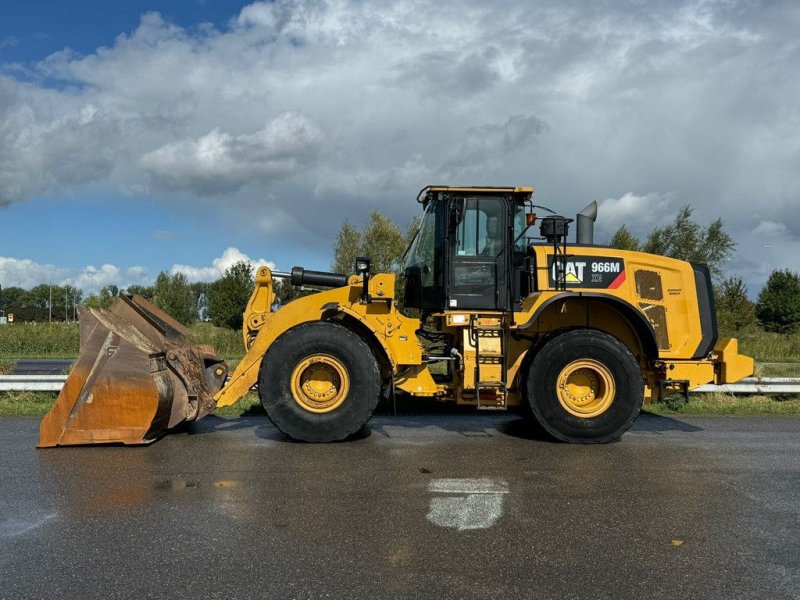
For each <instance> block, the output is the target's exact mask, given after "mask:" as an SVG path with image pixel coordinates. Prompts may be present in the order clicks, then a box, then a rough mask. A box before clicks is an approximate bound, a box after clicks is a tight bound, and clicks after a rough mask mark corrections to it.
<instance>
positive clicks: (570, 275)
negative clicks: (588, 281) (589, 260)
mask: <svg viewBox="0 0 800 600" xmlns="http://www.w3.org/2000/svg"><path fill="white" fill-rule="evenodd" d="M559 266H560V264H559V263H558V261H556V262H554V263H553V280H555V281H558V280H559V279H561V278H560V277H559V276H558V275H559V273H558V270H559ZM584 268H586V263H585V262H579V261H574V260H568V261H567V263H566V264H565V265H564V277H563V279H564V281H566V282H567V283H572V284H578V283H583V270H584Z"/></svg>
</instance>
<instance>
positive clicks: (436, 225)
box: [404, 186, 533, 312]
mask: <svg viewBox="0 0 800 600" xmlns="http://www.w3.org/2000/svg"><path fill="white" fill-rule="evenodd" d="M532 193H533V188H529V187H526V188H522V187H517V188H489V187H480V188H478V187H451V186H430V187H427V188H424V189H423V190H422V191H421V192H420V194H419V196H418V197H417V200H418V201H419V202H421V203H422V205H423V207H424V210H425V212H424V214H423V217H422V221H421V223H420V230H419V233H418V234H417V236H416V237H415V238H414V241H413V242H412V244H411V247H410V248H409V251H408V254H407V257H406V264H405V278H406V287H405V298H404V300H405V306H406V307H408V308H417V309H420V310H422V311H424V312H440V311H444V310H462V309H463V310H490V311H509V310H513V309H515V308H519V304H520V300H521V298H523V297H525V296H526V295H527V293H528V289H527V285H528V281H529V278H528V277H525V276H523V267H524V263H525V259H526V257H527V251H526V247H525V238H524V236H522V233H523V232H524V230H525V228H526V218H525V212H526V211H525V205H526V202H528V201H529V200H530V197H531V194H532ZM523 288H526V289H523Z"/></svg>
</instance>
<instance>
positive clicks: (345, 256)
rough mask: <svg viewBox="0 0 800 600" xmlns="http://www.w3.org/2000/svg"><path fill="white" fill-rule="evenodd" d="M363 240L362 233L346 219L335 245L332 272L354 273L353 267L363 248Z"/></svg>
mask: <svg viewBox="0 0 800 600" xmlns="http://www.w3.org/2000/svg"><path fill="white" fill-rule="evenodd" d="M361 238H362V235H361V232H360V231H359V230H358V229H356V228H355V227H353V226H352V225H351V224H350V221H348V220H347V219H345V220H344V223H343V224H342V228H341V229H340V230H339V233H338V234H337V235H336V242H335V243H334V245H333V262H331V271H333V272H334V273H345V274H350V273H352V272H353V265H354V264H355V261H356V257H357V256H359V252H361V248H362V243H361Z"/></svg>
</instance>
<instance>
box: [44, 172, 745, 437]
mask: <svg viewBox="0 0 800 600" xmlns="http://www.w3.org/2000/svg"><path fill="white" fill-rule="evenodd" d="M532 193H533V188H530V187H459V186H428V187H426V188H424V189H423V190H422V191H421V192H420V194H419V196H418V197H417V200H418V202H420V204H421V205H422V210H423V216H422V220H421V224H420V229H419V232H418V233H417V235H416V237H415V238H414V240H413V242H412V243H411V245H410V247H409V249H408V252H407V253H406V257H405V267H404V280H405V285H404V293H403V298H398V297H397V292H396V290H397V289H398V288H397V287H396V285H395V275H394V274H392V273H372V272H371V271H370V262H369V259H368V258H358V259H357V260H356V264H355V265H354V273H353V274H339V273H326V272H319V271H310V270H305V269H303V268H301V267H295V268H293V269H292V270H291V272H289V273H284V272H277V271H271V270H270V269H269V268H268V267H266V266H260V267H258V268H257V270H256V277H255V288H254V289H253V292H252V295H251V297H250V299H249V301H248V303H247V307H246V309H245V311H244V324H243V331H242V333H243V343H244V348H245V351H246V353H245V356H244V358H243V359H242V361H241V362H240V363H239V364H238V366H237V367H236V368H235V369H234V370H233V372H232V373H229V372H228V368H227V367H226V365H225V363H224V362H223V361H222V360H220V359H219V358H217V357H216V356H215V354H214V351H213V349H212V348H210V347H207V346H195V345H191V344H189V343H187V339H186V334H187V330H186V329H185V328H184V326H183V325H181V324H180V323H178V322H177V321H175V320H174V319H172V318H171V317H170V316H169V315H167V314H166V313H164V312H163V311H161V310H159V309H158V308H156V307H155V306H153V305H152V304H150V303H149V302H147V301H146V300H145V299H144V298H142V297H140V296H133V297H128V296H120V297H119V298H118V299H117V300H116V301H115V304H114V305H113V306H112V307H111V308H110V309H109V310H98V309H88V308H84V309H82V310H81V313H80V329H81V354H80V357H79V358H78V360H77V362H76V364H75V366H74V368H73V370H72V372H71V374H70V375H69V377H68V379H67V381H66V384H65V385H64V388H63V390H62V391H61V393H60V394H59V396H58V400H57V401H56V403H55V406H54V408H53V410H52V411H51V412H50V413H49V414H48V415H47V416H45V418H44V420H43V421H42V424H41V429H40V443H39V446H40V447H49V446H60V445H72V444H105V443H122V444H147V443H150V442H152V441H154V440H156V439H158V438H159V437H160V436H161V435H163V434H164V433H165V432H167V431H169V430H170V429H172V428H174V427H176V426H177V425H179V424H181V423H184V422H187V421H193V420H196V419H199V418H201V417H203V416H205V415H208V414H209V413H211V412H213V411H214V410H215V409H216V408H217V407H220V406H227V405H230V404H233V403H234V402H236V401H237V400H238V399H240V398H241V397H242V396H243V395H245V394H246V393H248V391H249V390H251V389H252V388H253V387H255V386H257V388H258V394H259V396H260V399H261V402H262V404H263V406H264V410H265V411H266V414H267V416H268V417H269V419H270V420H271V421H272V423H274V425H275V426H276V427H277V428H278V429H279V430H280V431H282V432H283V433H284V434H286V435H287V436H289V437H291V438H293V439H295V440H302V441H306V442H333V441H338V440H345V439H347V438H349V437H351V436H353V435H354V434H356V433H357V432H358V431H359V430H360V429H361V428H362V427H364V426H365V424H366V423H367V422H368V421H369V419H370V417H371V415H372V413H373V411H374V410H375V408H376V406H377V404H378V403H379V401H380V400H381V399H382V398H383V399H387V398H388V399H394V398H395V397H398V398H400V400H402V397H403V396H421V397H428V398H435V399H440V400H443V401H451V402H455V403H458V404H464V405H470V406H473V407H475V409H477V410H494V411H497V410H507V409H510V408H517V409H520V410H522V411H523V412H524V413H525V414H526V415H527V416H528V417H529V418H530V419H531V420H532V421H535V422H536V423H538V425H539V426H540V427H541V428H542V429H544V431H546V432H547V433H548V434H549V435H550V436H552V438H554V439H555V440H560V441H563V442H572V443H604V442H610V441H612V440H615V439H617V438H619V437H620V436H621V435H622V434H623V433H624V432H625V431H626V430H627V429H628V428H629V427H630V426H631V424H632V423H633V421H634V420H635V419H636V417H637V415H638V414H639V411H640V408H641V407H642V403H643V401H645V400H652V399H656V398H660V397H662V396H663V395H664V394H668V393H676V392H679V393H683V394H687V393H688V392H689V391H690V390H692V389H693V388H695V387H697V386H700V385H703V384H706V383H717V384H722V383H731V382H734V381H737V380H738V379H741V378H742V377H746V376H748V375H750V374H752V372H753V360H752V359H751V358H749V357H747V356H742V355H740V354H739V353H738V347H737V341H736V340H735V339H730V338H723V339H719V336H718V334H717V323H716V315H715V308H714V297H713V294H712V288H711V277H710V274H709V270H708V268H707V267H706V266H704V265H702V264H693V263H688V262H684V261H681V260H675V259H671V258H666V257H663V256H656V255H651V254H645V253H640V252H631V251H623V250H618V249H614V248H609V247H605V246H601V245H596V244H594V243H593V227H594V221H595V219H596V216H597V205H596V203H592V204H590V205H589V206H588V207H586V209H584V210H583V211H581V213H580V214H578V215H577V219H576V220H577V223H576V225H577V227H576V236H575V241H574V242H572V243H570V242H568V239H567V238H568V235H569V229H570V225H571V224H572V223H575V220H574V219H571V218H566V217H563V216H560V215H557V214H555V213H553V212H552V211H550V210H549V209H546V208H545V207H541V206H536V205H534V204H533V203H532ZM537 211H538V214H539V216H537ZM537 234H538V235H537ZM278 279H288V280H290V281H291V283H292V284H293V285H295V286H312V287H314V288H318V289H319V291H317V292H315V293H313V294H311V295H307V296H304V297H301V298H298V299H296V300H294V301H292V302H289V303H287V304H286V305H284V306H281V307H280V308H278V309H277V310H276V309H275V305H276V294H275V282H276V280H278ZM400 301H402V304H401V302H400ZM401 305H402V310H401V309H400V306H401ZM410 315H414V316H410ZM534 425H535V423H532V426H534Z"/></svg>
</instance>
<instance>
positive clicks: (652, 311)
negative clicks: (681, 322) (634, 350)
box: [639, 302, 669, 350]
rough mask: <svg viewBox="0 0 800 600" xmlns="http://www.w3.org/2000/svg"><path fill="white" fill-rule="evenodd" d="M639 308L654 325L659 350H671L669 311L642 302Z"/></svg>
mask: <svg viewBox="0 0 800 600" xmlns="http://www.w3.org/2000/svg"><path fill="white" fill-rule="evenodd" d="M639 308H641V309H642V311H643V312H644V314H646V315H647V318H648V319H649V320H650V323H652V325H653V331H655V334H656V343H657V344H658V349H659V350H669V332H668V331H667V310H666V309H665V308H664V307H663V306H661V305H660V304H647V303H645V302H641V303H640V304H639Z"/></svg>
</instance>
